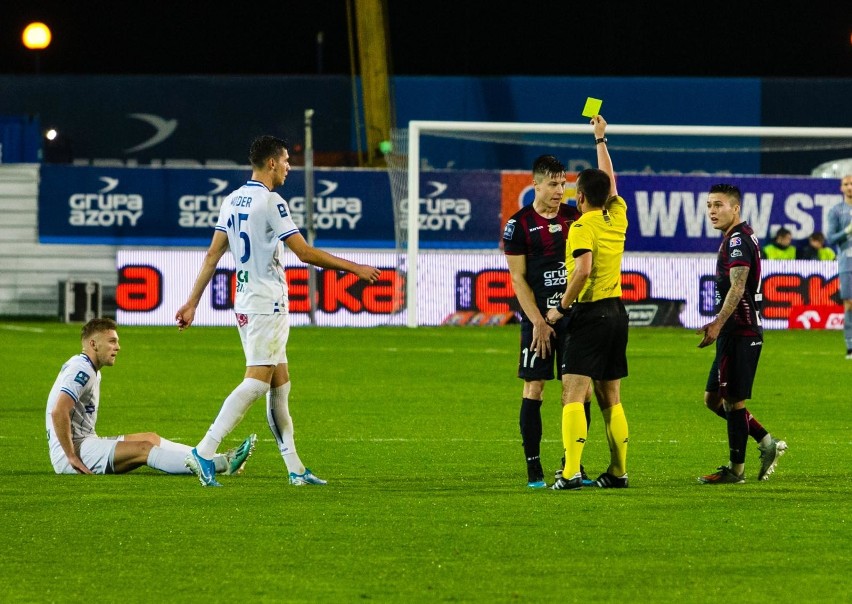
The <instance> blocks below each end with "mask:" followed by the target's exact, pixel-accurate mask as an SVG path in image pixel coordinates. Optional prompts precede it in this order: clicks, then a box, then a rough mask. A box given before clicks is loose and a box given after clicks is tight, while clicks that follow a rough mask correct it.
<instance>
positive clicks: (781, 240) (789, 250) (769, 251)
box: [763, 227, 796, 260]
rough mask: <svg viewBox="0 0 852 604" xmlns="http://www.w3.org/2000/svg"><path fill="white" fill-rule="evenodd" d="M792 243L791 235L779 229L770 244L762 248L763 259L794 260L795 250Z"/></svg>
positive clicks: (782, 228)
mask: <svg viewBox="0 0 852 604" xmlns="http://www.w3.org/2000/svg"><path fill="white" fill-rule="evenodd" d="M792 243H793V233H791V232H790V231H789V230H787V229H785V228H784V227H781V228H780V229H778V231H777V232H776V233H775V237H774V238H773V239H772V243H769V244H767V245H765V246H763V257H764V258H766V259H767V260H795V259H796V248H795V247H793V246H792V245H791V244H792Z"/></svg>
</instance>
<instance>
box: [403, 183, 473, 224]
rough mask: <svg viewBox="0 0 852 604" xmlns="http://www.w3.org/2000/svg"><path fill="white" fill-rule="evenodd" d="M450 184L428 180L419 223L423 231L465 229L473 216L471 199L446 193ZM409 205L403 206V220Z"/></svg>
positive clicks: (421, 204)
mask: <svg viewBox="0 0 852 604" xmlns="http://www.w3.org/2000/svg"><path fill="white" fill-rule="evenodd" d="M448 188H449V185H447V183H443V182H439V181H437V180H430V181H427V182H426V186H425V187H424V188H423V190H422V192H423V193H424V195H423V197H421V198H420V212H419V214H418V217H417V218H418V224H419V226H420V230H421V231H450V232H452V231H463V230H464V229H465V226H467V223H468V221H469V220H470V217H471V203H470V200H469V199H465V198H456V197H450V196H448V195H445V193H446V192H447V189H448ZM407 214H408V206H407V204H406V205H405V206H404V207H403V220H407Z"/></svg>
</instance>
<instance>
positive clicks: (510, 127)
mask: <svg viewBox="0 0 852 604" xmlns="http://www.w3.org/2000/svg"><path fill="white" fill-rule="evenodd" d="M440 132H492V133H532V134H588V133H589V125H588V124H545V123H523V122H460V121H436V120H412V121H410V122H408V199H409V203H408V223H407V229H406V230H407V239H408V241H407V253H406V264H407V271H408V273H407V279H406V308H407V321H406V324H407V325H408V327H417V256H418V253H419V248H420V228H419V220H420V219H419V214H420V203H419V199H420V170H419V165H420V136H421V135H422V134H429V133H440ZM607 134H625V135H629V134H635V135H646V136H647V135H677V136H727V137H767V138H849V139H852V128H808V127H783V126H777V127H776V126H673V125H670V124H668V125H656V126H654V125H637V124H632V125H631V124H614V125H608V126H607ZM412 200H413V202H412Z"/></svg>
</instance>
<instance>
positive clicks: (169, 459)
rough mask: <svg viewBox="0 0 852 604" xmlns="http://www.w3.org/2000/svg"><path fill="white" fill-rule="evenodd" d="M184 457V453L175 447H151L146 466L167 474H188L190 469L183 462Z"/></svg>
mask: <svg viewBox="0 0 852 604" xmlns="http://www.w3.org/2000/svg"><path fill="white" fill-rule="evenodd" d="M190 450H191V449H190ZM184 457H186V453H183V452H181V451H177V450H175V449H169V448H166V447H151V452H150V453H148V466H149V467H151V468H154V469H155V470H160V471H162V472H166V473H167V474H190V473H191V471H190V469H189V468H187V467H186V465H184V463H183V459H184Z"/></svg>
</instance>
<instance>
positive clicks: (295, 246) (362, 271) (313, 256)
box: [285, 233, 380, 283]
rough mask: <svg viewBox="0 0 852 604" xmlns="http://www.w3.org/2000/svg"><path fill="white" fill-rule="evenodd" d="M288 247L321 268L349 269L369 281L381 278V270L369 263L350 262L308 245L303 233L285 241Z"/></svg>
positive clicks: (307, 261) (301, 257) (302, 259)
mask: <svg viewBox="0 0 852 604" xmlns="http://www.w3.org/2000/svg"><path fill="white" fill-rule="evenodd" d="M285 243H286V244H287V247H289V248H290V250H292V252H293V253H294V254H296V256H297V257H298V258H299V260H301V261H302V262H304V263H305V264H312V265H314V266H318V267H320V268H330V269H334V270H338V271H347V272H350V273H352V274H353V275H355V276H356V277H358V278H359V279H361V280H363V281H367V282H368V283H375V282H376V280H378V278H379V274H380V271H379V269H377V268H374V267H372V266H369V265H367V264H357V263H355V262H350V261H349V260H345V259H343V258H340V257H338V256H335V255H333V254H329V253H328V252H326V251H324V250H321V249H319V248H316V247H313V246H312V245H308V242H307V241H305V238H304V237H302V235H301V234H299V233H296V234H294V235H291V236H290V237H288V238H287V240H286V241H285Z"/></svg>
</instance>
